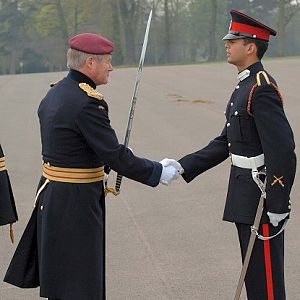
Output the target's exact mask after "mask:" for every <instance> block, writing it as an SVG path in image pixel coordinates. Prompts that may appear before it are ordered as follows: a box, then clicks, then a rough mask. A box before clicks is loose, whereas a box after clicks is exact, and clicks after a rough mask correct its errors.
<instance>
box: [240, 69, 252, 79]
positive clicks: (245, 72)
mask: <svg viewBox="0 0 300 300" xmlns="http://www.w3.org/2000/svg"><path fill="white" fill-rule="evenodd" d="M249 76H250V70H248V69H245V70H243V71H242V72H240V73H239V74H238V79H239V81H243V80H244V79H246V78H247V77H249Z"/></svg>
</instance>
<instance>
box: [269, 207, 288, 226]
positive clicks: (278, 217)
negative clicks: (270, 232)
mask: <svg viewBox="0 0 300 300" xmlns="http://www.w3.org/2000/svg"><path fill="white" fill-rule="evenodd" d="M267 215H268V216H269V219H270V222H271V224H272V225H273V226H274V227H277V226H278V223H279V222H280V221H282V220H284V219H285V218H286V217H287V216H288V215H289V213H284V214H275V213H271V212H269V211H268V212H267Z"/></svg>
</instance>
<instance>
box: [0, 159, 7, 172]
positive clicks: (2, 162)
mask: <svg viewBox="0 0 300 300" xmlns="http://www.w3.org/2000/svg"><path fill="white" fill-rule="evenodd" d="M5 170H6V166H5V158H4V156H3V157H0V172H1V171H5Z"/></svg>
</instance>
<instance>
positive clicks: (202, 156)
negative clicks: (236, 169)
mask: <svg viewBox="0 0 300 300" xmlns="http://www.w3.org/2000/svg"><path fill="white" fill-rule="evenodd" d="M228 156H229V150H228V142H227V134H226V126H225V127H224V129H223V131H222V132H221V134H220V135H219V136H218V137H216V138H215V139H213V140H212V141H211V142H210V143H209V144H208V145H207V146H206V147H204V148H203V149H201V150H199V151H197V152H194V153H191V154H188V155H186V156H184V157H183V158H181V159H180V160H179V163H180V164H181V166H182V167H183V169H184V174H182V177H183V178H184V180H185V181H186V182H190V181H192V180H193V179H194V178H195V177H196V176H198V175H200V174H201V173H203V172H205V171H206V170H208V169H210V168H212V167H215V166H216V165H218V164H220V163H221V162H223V161H224V160H225V159H226V158H228Z"/></svg>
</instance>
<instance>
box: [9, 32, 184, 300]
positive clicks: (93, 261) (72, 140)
mask: <svg viewBox="0 0 300 300" xmlns="http://www.w3.org/2000/svg"><path fill="white" fill-rule="evenodd" d="M69 44H70V49H69V50H68V53H67V64H68V67H69V68H70V72H69V74H68V76H67V77H65V78H64V79H63V80H61V81H60V82H58V83H57V84H55V85H54V86H53V87H52V88H51V89H50V91H49V92H48V93H47V95H46V96H45V98H44V99H43V100H42V102H41V104H40V106H39V109H38V116H39V120H40V130H41V141H42V155H43V161H44V164H43V176H42V178H41V181H40V184H39V187H38V192H37V195H36V203H35V209H34V211H33V214H32V216H31V219H30V221H29V223H28V225H27V228H26V229H25V232H24V234H23V237H22V239H21V241H20V243H19V245H18V248H17V250H16V252H15V255H14V257H13V259H12V261H11V264H10V266H9V269H8V271H7V273H6V276H5V281H6V282H8V283H11V284H13V285H16V286H19V287H22V288H33V287H37V286H40V295H41V297H48V298H49V299H59V300H100V299H105V189H104V184H103V180H104V176H105V173H104V167H105V166H106V167H107V166H108V167H110V168H111V169H113V170H115V171H116V172H118V173H119V174H121V175H124V176H126V177H128V178H130V179H133V180H135V181H138V182H141V183H143V184H146V185H149V186H152V187H155V186H157V185H158V184H159V182H161V183H164V184H168V183H169V182H170V181H171V180H173V179H176V178H178V177H179V176H180V175H179V172H178V170H177V166H179V164H178V163H177V162H176V161H172V160H168V159H165V160H163V161H162V163H159V162H156V161H152V160H148V159H145V158H140V157H137V156H135V155H134V154H133V152H132V151H131V150H130V149H129V148H126V147H125V146H124V145H122V144H120V143H119V142H118V139H117V136H116V134H115V131H114V130H113V129H112V127H111V125H110V120H109V116H108V105H107V103H106V102H105V100H104V98H103V97H104V96H103V95H102V94H101V93H100V92H98V91H97V90H96V86H97V85H102V84H106V83H107V82H108V77H109V73H110V72H111V71H112V70H113V68H112V64H111V59H112V52H113V49H114V46H113V43H112V42H111V41H109V40H108V39H106V38H104V37H103V36H100V35H97V34H93V33H82V34H79V35H76V36H74V37H73V38H71V39H70V40H69ZM162 164H163V165H162ZM174 166H175V167H174Z"/></svg>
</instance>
